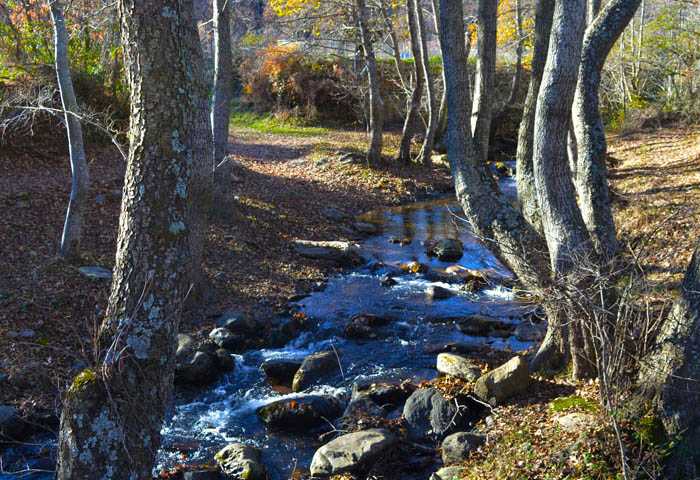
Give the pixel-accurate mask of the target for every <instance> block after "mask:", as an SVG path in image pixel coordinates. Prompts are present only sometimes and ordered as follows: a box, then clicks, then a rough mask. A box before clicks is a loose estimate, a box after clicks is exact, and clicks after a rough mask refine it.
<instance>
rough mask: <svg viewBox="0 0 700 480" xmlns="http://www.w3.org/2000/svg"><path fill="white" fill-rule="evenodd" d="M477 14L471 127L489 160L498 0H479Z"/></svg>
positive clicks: (480, 150) (481, 152) (479, 146)
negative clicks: (477, 25) (477, 35)
mask: <svg viewBox="0 0 700 480" xmlns="http://www.w3.org/2000/svg"><path fill="white" fill-rule="evenodd" d="M477 16H478V20H479V37H478V39H477V46H478V47H477V48H478V51H479V56H478V57H477V62H476V81H475V84H474V99H473V101H472V119H471V126H472V134H473V136H474V141H475V142H476V145H477V150H478V151H479V152H480V154H481V159H482V161H486V159H487V157H488V153H489V138H490V136H491V118H492V116H493V92H494V88H495V77H496V26H497V17H498V1H497V0H479V3H478V13H477Z"/></svg>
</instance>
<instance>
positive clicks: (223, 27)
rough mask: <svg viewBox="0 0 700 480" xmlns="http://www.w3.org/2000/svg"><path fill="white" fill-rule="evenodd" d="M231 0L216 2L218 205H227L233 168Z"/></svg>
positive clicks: (214, 109) (214, 114) (214, 124)
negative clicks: (229, 161) (230, 143)
mask: <svg viewBox="0 0 700 480" xmlns="http://www.w3.org/2000/svg"><path fill="white" fill-rule="evenodd" d="M230 11H231V0H214V14H213V29H214V86H213V91H214V95H213V98H212V106H211V125H212V136H213V150H214V160H213V165H212V173H213V175H214V201H213V204H214V206H216V205H226V204H228V202H227V195H226V194H227V189H228V187H229V185H228V182H227V180H230V173H231V170H230V165H227V164H226V163H227V162H225V160H224V159H225V158H226V154H227V153H228V134H229V120H230V118H231V98H232V96H233V95H232V94H233V90H232V89H233V55H232V52H231V31H230V23H231V17H230Z"/></svg>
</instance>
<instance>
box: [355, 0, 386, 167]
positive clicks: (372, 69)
mask: <svg viewBox="0 0 700 480" xmlns="http://www.w3.org/2000/svg"><path fill="white" fill-rule="evenodd" d="M355 7H356V9H357V24H358V26H359V29H360V40H361V42H362V50H363V52H364V56H365V63H366V64H367V82H368V83H369V131H370V143H369V150H368V151H367V162H368V163H376V162H378V161H380V160H381V158H382V135H383V129H384V102H383V101H382V94H381V90H380V87H379V81H380V79H379V72H378V70H377V59H376V57H375V55H374V45H373V41H372V34H371V32H370V31H369V29H368V25H367V21H368V18H369V17H368V14H367V5H366V4H365V0H355Z"/></svg>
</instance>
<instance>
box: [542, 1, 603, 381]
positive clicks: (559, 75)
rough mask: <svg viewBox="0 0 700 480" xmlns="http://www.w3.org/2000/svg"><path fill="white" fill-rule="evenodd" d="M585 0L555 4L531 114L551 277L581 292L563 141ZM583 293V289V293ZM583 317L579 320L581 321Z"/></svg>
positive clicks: (586, 239) (577, 227)
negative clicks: (536, 99)
mask: <svg viewBox="0 0 700 480" xmlns="http://www.w3.org/2000/svg"><path fill="white" fill-rule="evenodd" d="M585 12H586V2H585V0H557V2H556V5H555V9H554V20H553V24H552V32H551V37H550V42H549V52H548V54H547V63H546V65H545V70H544V75H543V77H542V84H541V86H540V93H539V101H538V103H537V110H536V113H535V130H534V142H533V154H532V159H533V169H534V174H535V185H536V189H537V196H538V202H539V205H540V210H541V212H542V225H543V230H544V234H545V238H546V240H547V247H548V250H549V254H550V260H551V267H552V271H553V272H554V275H555V278H556V279H557V281H558V282H560V283H561V284H562V285H563V288H568V284H572V285H576V286H577V287H578V288H581V289H583V288H585V285H586V284H587V278H586V276H585V275H584V274H582V272H584V271H585V270H587V269H590V268H592V267H595V266H596V265H597V259H596V258H595V255H594V251H593V248H592V245H591V240H590V236H589V234H588V231H587V230H586V226H585V224H584V222H583V217H582V216H581V212H580V210H579V208H578V205H577V203H576V193H575V189H574V184H573V181H572V179H571V170H570V168H569V161H568V153H567V140H568V133H569V118H570V117H571V105H572V102H573V97H574V92H575V89H576V79H577V73H578V67H579V61H580V54H581V39H582V36H583V32H584V28H585V25H584V23H585ZM584 291H585V290H584ZM580 317H582V316H580ZM574 320H575V321H573V322H572V323H571V324H570V326H569V344H570V348H571V352H572V360H573V366H574V376H575V377H577V378H582V377H588V376H591V375H592V374H593V373H594V372H595V364H594V363H593V362H592V361H591V358H590V355H591V350H592V348H591V345H590V337H589V335H587V334H586V333H585V332H584V328H583V325H582V320H583V319H582V318H577V319H574Z"/></svg>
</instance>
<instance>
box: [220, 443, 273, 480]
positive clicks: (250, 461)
mask: <svg viewBox="0 0 700 480" xmlns="http://www.w3.org/2000/svg"><path fill="white" fill-rule="evenodd" d="M214 460H215V461H216V463H217V464H218V465H219V468H221V471H222V472H224V473H225V474H226V478H229V479H232V480H266V479H267V471H266V470H265V466H264V465H263V464H262V462H261V461H260V450H258V449H257V448H255V447H251V446H250V445H245V444H243V443H233V444H231V445H228V446H226V447H224V448H223V449H222V450H220V451H219V452H218V453H217V454H216V455H215V456H214Z"/></svg>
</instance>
